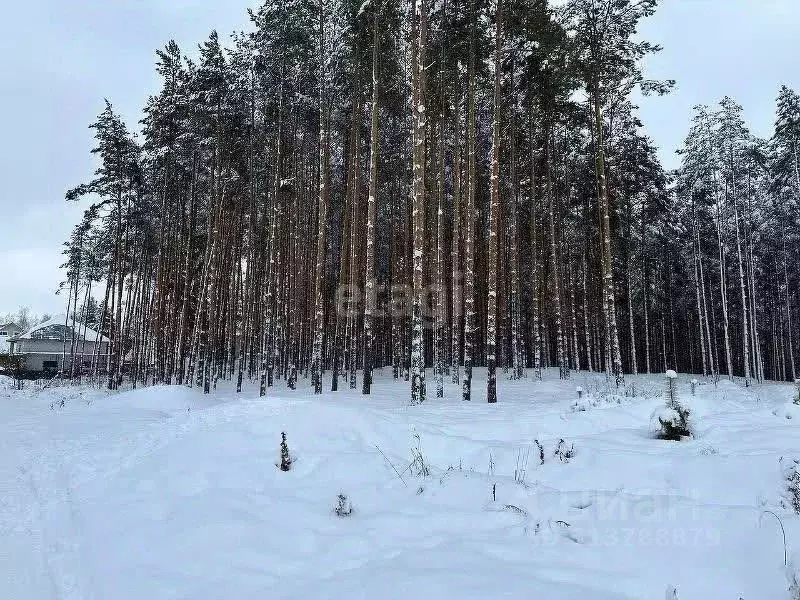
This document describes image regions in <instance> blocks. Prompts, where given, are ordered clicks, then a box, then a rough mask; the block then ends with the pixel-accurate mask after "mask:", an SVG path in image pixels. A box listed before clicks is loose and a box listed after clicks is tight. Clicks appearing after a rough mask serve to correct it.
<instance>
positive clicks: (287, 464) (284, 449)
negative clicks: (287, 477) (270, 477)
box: [278, 431, 294, 471]
mask: <svg viewBox="0 0 800 600" xmlns="http://www.w3.org/2000/svg"><path fill="white" fill-rule="evenodd" d="M292 462H294V459H292V456H291V455H290V454H289V446H288V445H287V444H286V432H283V431H282V432H281V462H280V464H279V465H278V468H280V470H281V471H288V470H289V469H291V468H292Z"/></svg>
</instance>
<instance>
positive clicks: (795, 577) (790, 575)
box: [786, 563, 800, 600]
mask: <svg viewBox="0 0 800 600" xmlns="http://www.w3.org/2000/svg"><path fill="white" fill-rule="evenodd" d="M786 578H787V579H788V580H789V598H790V600H800V571H798V570H797V568H796V567H795V566H794V564H792V563H789V565H788V566H787V567H786Z"/></svg>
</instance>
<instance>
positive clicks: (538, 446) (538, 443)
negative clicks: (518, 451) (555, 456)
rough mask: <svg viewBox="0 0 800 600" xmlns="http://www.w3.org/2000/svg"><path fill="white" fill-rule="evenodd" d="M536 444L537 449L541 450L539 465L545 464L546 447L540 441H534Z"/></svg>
mask: <svg viewBox="0 0 800 600" xmlns="http://www.w3.org/2000/svg"><path fill="white" fill-rule="evenodd" d="M533 441H534V442H535V443H536V447H537V448H539V464H540V465H543V464H544V446H542V444H541V443H540V442H539V440H533Z"/></svg>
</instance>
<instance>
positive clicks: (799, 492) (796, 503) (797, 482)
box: [781, 458, 800, 515]
mask: <svg viewBox="0 0 800 600" xmlns="http://www.w3.org/2000/svg"><path fill="white" fill-rule="evenodd" d="M781 466H782V467H783V477H784V480H785V481H786V493H785V495H784V501H783V504H784V506H785V507H787V508H791V509H792V510H793V511H794V512H795V513H796V514H798V515H800V460H798V459H796V458H795V459H793V460H788V461H786V463H785V464H784V463H783V461H781Z"/></svg>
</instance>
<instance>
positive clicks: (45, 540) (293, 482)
mask: <svg viewBox="0 0 800 600" xmlns="http://www.w3.org/2000/svg"><path fill="white" fill-rule="evenodd" d="M689 380H690V377H688V376H683V375H682V376H680V378H679V383H678V391H679V397H680V399H681V401H682V402H684V403H685V404H686V405H688V406H689V407H690V409H691V411H692V414H691V422H692V425H693V428H694V432H695V435H694V437H693V438H692V439H686V440H683V441H681V442H668V441H661V440H658V439H655V437H654V435H653V422H652V418H651V416H652V415H653V414H655V411H657V409H658V408H659V407H660V406H663V404H664V398H663V394H662V392H663V389H664V381H663V375H659V376H655V375H653V376H644V375H643V376H638V377H628V378H627V380H626V383H627V386H628V387H627V388H626V389H625V390H624V391H617V390H616V388H614V387H613V384H610V383H609V382H608V381H607V380H606V379H605V378H604V377H603V376H601V375H595V374H587V373H583V372H581V373H573V374H572V378H571V379H570V380H568V381H566V382H564V381H560V380H559V379H558V374H557V372H556V371H547V372H546V373H545V375H544V380H543V381H536V380H534V379H533V378H532V376H531V374H529V377H528V379H524V380H521V381H510V380H508V379H507V378H506V376H505V375H504V374H502V373H500V374H499V375H498V387H499V392H498V396H499V400H500V401H499V403H497V404H495V405H489V404H486V403H485V371H483V370H477V372H476V377H475V381H474V383H475V387H474V389H475V390H476V393H475V398H474V399H473V401H472V402H470V403H464V402H462V401H461V399H460V393H459V387H458V386H456V385H453V384H449V383H448V384H447V385H446V387H445V398H443V399H437V398H435V397H433V396H434V394H433V392H434V390H435V385H434V384H433V381H432V379H429V384H428V386H429V387H428V391H429V396H428V400H427V402H425V403H424V404H423V405H421V406H409V404H408V401H409V391H408V384H407V383H405V382H394V381H393V380H392V378H391V372H390V371H386V370H384V372H383V373H378V374H377V375H376V382H375V386H374V390H373V394H372V395H371V396H370V397H368V398H365V397H363V396H361V394H360V393H358V392H360V389H359V390H348V389H344V390H342V391H339V392H336V393H330V392H326V393H325V394H323V395H322V396H317V397H315V396H314V395H313V394H312V393H311V391H310V390H309V389H308V388H307V387H303V386H301V388H300V389H299V390H297V391H294V392H293V391H290V390H287V389H286V388H285V384H284V382H282V381H281V382H278V383H277V385H276V387H275V388H271V389H270V390H269V393H268V395H267V396H266V397H265V398H258V395H257V391H256V392H253V391H252V390H248V391H247V393H243V394H240V395H238V396H237V395H236V394H235V393H233V392H231V391H230V390H229V389H228V388H225V389H222V388H220V389H218V390H216V391H215V392H213V393H212V394H210V395H207V396H204V395H203V394H202V393H200V392H199V391H198V390H195V389H188V388H185V387H154V388H147V389H139V390H134V391H124V392H120V393H114V394H109V393H107V392H104V391H99V390H96V389H90V388H88V387H51V388H48V389H41V388H37V387H36V386H32V385H30V384H29V385H28V386H27V387H26V389H25V390H23V391H14V390H12V389H11V386H10V385H9V381H8V380H7V379H3V378H0V486H2V487H0V598H3V599H6V598H7V599H9V600H11V599H13V600H40V599H47V598H52V599H59V600H60V599H76V600H77V599H114V600H127V599H130V600H134V599H135V600H141V599H142V598H148V599H191V600H202V599H232V598H236V599H251V598H252V599H256V598H258V599H273V598H276V599H277V598H287V599H289V598H292V599H303V600H313V599H327V598H348V599H360V598H363V599H373V598H381V599H382V600H390V599H394V598H398V599H400V598H402V599H404V600H406V599H408V598H415V599H440V598H456V599H473V598H474V599H482V598H512V599H529V598H541V599H545V600H578V599H580V600H622V599H651V598H652V599H656V600H662V599H663V598H665V594H668V596H667V597H671V594H672V592H671V591H668V590H669V589H670V586H674V588H676V589H677V597H678V598H679V599H680V600H701V599H702V600H709V599H713V600H716V599H730V600H737V599H738V598H743V599H744V600H771V599H776V600H777V599H785V598H789V592H788V586H789V584H788V582H787V576H786V570H785V569H784V566H783V563H784V546H783V540H782V534H781V528H780V525H779V523H778V519H776V518H775V517H776V516H778V517H780V520H782V522H783V525H784V527H785V530H786V537H787V541H788V545H789V548H788V554H789V559H790V560H791V558H792V554H793V550H792V548H795V549H797V550H800V517H799V516H798V515H796V514H795V513H794V512H793V511H792V509H791V505H790V504H789V503H788V499H787V481H786V472H787V468H790V467H791V465H792V464H793V462H792V461H793V460H794V459H800V416H798V417H796V418H792V417H795V415H796V411H794V410H793V409H792V408H791V404H790V402H791V399H792V397H793V395H794V393H795V391H794V388H793V386H790V385H782V384H771V383H767V384H763V385H751V386H750V387H748V388H745V387H743V386H742V385H741V382H736V383H732V382H729V381H727V380H722V381H720V382H719V383H717V384H716V385H715V384H713V383H712V382H711V381H710V380H702V379H701V382H700V383H701V385H699V386H698V388H697V392H696V395H695V396H692V395H691V393H690V389H689ZM327 383H328V384H329V382H327ZM577 386H580V387H581V388H583V390H584V393H583V397H582V398H581V399H580V400H578V399H577V393H576V387H577ZM328 387H329V386H328ZM328 387H326V389H328ZM341 387H344V388H346V387H347V384H346V382H345V383H344V385H343V386H340V389H341ZM62 400H63V406H62ZM281 432H286V434H287V442H288V446H289V451H290V453H291V456H292V457H293V459H294V462H293V464H292V468H291V470H290V471H289V472H282V471H281V470H279V469H278V468H277V467H276V463H277V462H278V461H279V443H280V439H281V438H280V436H281ZM561 440H563V442H561ZM540 447H541V450H540ZM415 457H416V460H415ZM542 457H543V459H544V460H543V462H542ZM423 464H424V466H423ZM787 465H788V467H787ZM339 494H346V495H347V497H348V499H349V502H351V503H352V506H353V512H352V514H351V515H349V516H347V517H337V516H336V514H335V512H334V508H335V506H336V504H337V496H338V495H339ZM765 511H771V512H772V513H774V514H769V513H766V512H765ZM798 555H800V553H798V554H795V556H798ZM798 568H800V565H798Z"/></svg>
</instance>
